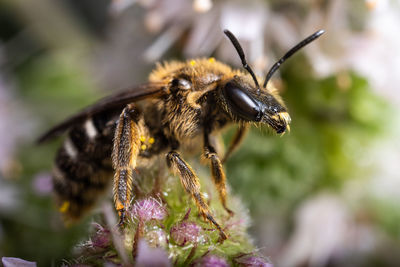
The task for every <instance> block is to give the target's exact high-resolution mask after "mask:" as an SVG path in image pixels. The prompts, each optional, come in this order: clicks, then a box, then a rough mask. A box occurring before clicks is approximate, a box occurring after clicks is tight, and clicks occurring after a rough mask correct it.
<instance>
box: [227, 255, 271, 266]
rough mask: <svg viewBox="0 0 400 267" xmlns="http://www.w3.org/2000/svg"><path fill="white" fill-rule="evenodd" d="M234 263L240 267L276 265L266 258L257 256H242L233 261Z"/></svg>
mask: <svg viewBox="0 0 400 267" xmlns="http://www.w3.org/2000/svg"><path fill="white" fill-rule="evenodd" d="M233 262H234V263H235V264H237V265H238V266H245V267H250V266H259V267H273V266H274V265H273V264H272V263H271V262H270V261H269V260H268V259H267V258H265V257H262V256H258V255H257V254H253V253H249V254H241V255H239V256H237V257H235V258H234V259H233Z"/></svg>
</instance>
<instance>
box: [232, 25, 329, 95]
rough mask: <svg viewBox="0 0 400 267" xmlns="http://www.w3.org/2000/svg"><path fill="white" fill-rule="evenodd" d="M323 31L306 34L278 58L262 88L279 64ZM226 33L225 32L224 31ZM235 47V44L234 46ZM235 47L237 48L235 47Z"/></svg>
mask: <svg viewBox="0 0 400 267" xmlns="http://www.w3.org/2000/svg"><path fill="white" fill-rule="evenodd" d="M324 32H325V31H324V30H319V31H317V32H315V33H313V34H311V35H310V36H308V37H307V38H306V39H304V40H303V41H301V42H300V43H298V44H297V45H296V46H294V47H293V48H292V49H290V50H289V51H288V52H287V53H286V54H285V55H284V56H283V57H282V58H281V59H279V60H278V61H277V62H276V63H275V64H274V65H273V66H272V68H271V69H270V70H269V72H268V74H267V76H266V77H265V81H264V84H263V88H265V87H266V86H267V83H268V81H269V80H270V79H271V77H272V75H273V74H274V73H275V72H276V71H277V70H278V69H279V67H280V65H281V64H282V63H283V62H284V61H285V60H286V59H288V58H289V57H291V56H292V55H293V54H294V53H296V52H297V51H299V50H300V49H301V48H302V47H303V46H306V45H308V44H309V43H311V42H312V41H314V40H315V39H317V38H318V37H320V36H321V35H322V34H323V33H324ZM225 34H226V33H225ZM235 47H236V46H235ZM236 49H237V48H236Z"/></svg>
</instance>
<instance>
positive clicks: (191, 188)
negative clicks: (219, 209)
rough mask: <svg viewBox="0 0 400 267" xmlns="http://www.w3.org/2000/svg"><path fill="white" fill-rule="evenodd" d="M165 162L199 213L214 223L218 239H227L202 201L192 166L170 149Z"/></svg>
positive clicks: (197, 179) (197, 180)
mask: <svg viewBox="0 0 400 267" xmlns="http://www.w3.org/2000/svg"><path fill="white" fill-rule="evenodd" d="M167 164H168V166H169V167H172V168H173V169H174V170H175V171H177V172H178V173H179V177H180V179H181V183H182V185H183V187H184V189H185V191H186V192H188V193H189V194H191V195H192V197H193V199H194V200H195V202H196V206H197V208H198V209H199V212H200V214H201V215H202V216H203V217H204V218H205V219H207V220H208V221H209V222H211V223H212V224H214V225H215V227H216V228H217V229H218V231H219V233H220V240H221V241H223V240H225V239H227V236H226V234H225V232H224V231H223V230H222V228H221V226H220V225H219V224H218V223H217V222H216V221H215V219H214V217H213V216H212V215H211V212H210V209H209V207H208V205H207V203H206V202H205V201H204V197H203V194H202V193H201V192H200V183H199V178H198V177H197V176H196V174H195V173H194V172H193V170H192V168H191V167H190V166H189V165H188V164H187V163H186V162H185V161H184V160H183V159H182V158H181V157H180V155H179V153H178V152H176V151H171V152H169V153H168V154H167Z"/></svg>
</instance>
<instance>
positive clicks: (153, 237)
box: [145, 229, 168, 247]
mask: <svg viewBox="0 0 400 267" xmlns="http://www.w3.org/2000/svg"><path fill="white" fill-rule="evenodd" d="M145 237H146V240H147V242H149V244H150V246H152V247H166V246H167V244H168V241H167V234H166V233H165V232H164V230H162V229H155V230H151V231H149V232H147V233H146V236H145Z"/></svg>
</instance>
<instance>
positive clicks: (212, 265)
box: [193, 255, 229, 267]
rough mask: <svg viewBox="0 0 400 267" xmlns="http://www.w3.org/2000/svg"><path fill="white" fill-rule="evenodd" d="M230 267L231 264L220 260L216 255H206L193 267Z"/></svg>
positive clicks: (222, 259)
mask: <svg viewBox="0 0 400 267" xmlns="http://www.w3.org/2000/svg"><path fill="white" fill-rule="evenodd" d="M200 266H201V267H228V266H229V264H228V263H227V262H226V260H225V259H224V258H220V257H218V256H215V255H206V256H204V257H202V258H200V259H198V260H196V261H195V262H194V264H193V267H200Z"/></svg>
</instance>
